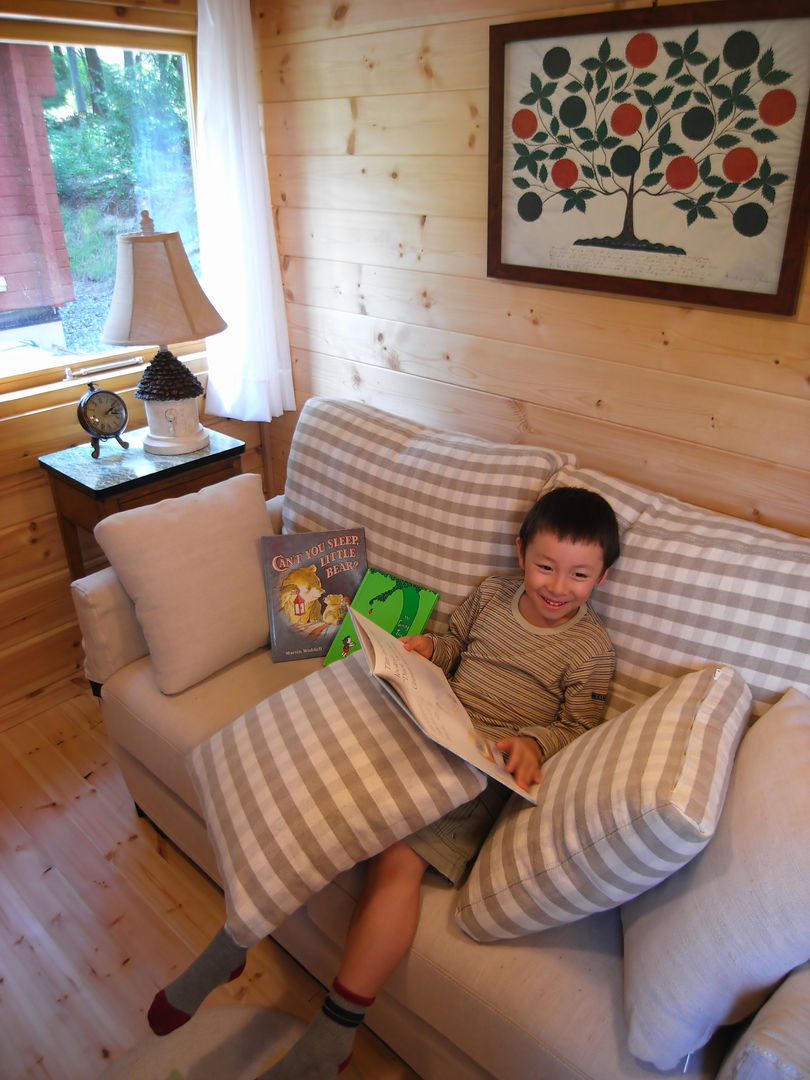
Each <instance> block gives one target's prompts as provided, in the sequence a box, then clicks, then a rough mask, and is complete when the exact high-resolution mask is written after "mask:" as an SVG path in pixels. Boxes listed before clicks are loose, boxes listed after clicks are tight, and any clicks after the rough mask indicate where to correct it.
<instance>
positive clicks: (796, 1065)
mask: <svg viewBox="0 0 810 1080" xmlns="http://www.w3.org/2000/svg"><path fill="white" fill-rule="evenodd" d="M717 1080H810V962H808V963H806V964H802V966H801V967H799V968H796V970H795V971H793V972H791V974H790V975H788V977H787V978H786V979H785V981H784V982H783V983H782V985H781V986H780V987H779V989H778V990H777V991H776V992H775V993H774V994H773V995H772V996H771V997H770V998H769V999H768V1000H767V1001H766V1002H765V1004H764V1005H763V1006H762V1008H761V1009H760V1010H759V1012H758V1013H757V1014H756V1016H755V1017H754V1018H753V1020H752V1021H751V1023H750V1024H749V1025H748V1027H747V1029H746V1031H745V1033H744V1034H743V1035H742V1036H741V1037H740V1039H739V1040H738V1041H737V1042H736V1043H735V1044H734V1046H733V1048H732V1049H731V1052H730V1053H729V1054H728V1056H727V1057H726V1059H725V1061H724V1062H723V1067H722V1068H721V1069H720V1072H719V1073H718V1074H717Z"/></svg>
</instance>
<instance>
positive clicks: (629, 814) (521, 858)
mask: <svg viewBox="0 0 810 1080" xmlns="http://www.w3.org/2000/svg"><path fill="white" fill-rule="evenodd" d="M750 704H751V694H750V691H749V690H748V688H747V686H746V685H745V683H744V682H743V680H742V678H741V677H740V676H739V675H738V674H737V673H736V672H735V671H734V670H733V669H731V668H727V667H719V668H704V669H702V670H699V671H694V672H690V673H689V674H688V675H684V676H683V677H681V678H680V679H677V680H675V681H674V682H672V683H670V684H669V685H668V686H666V687H665V688H664V689H663V690H660V691H659V692H658V693H657V694H655V695H654V696H653V697H652V698H650V699H649V700H648V701H646V702H644V703H643V704H641V705H638V706H635V707H634V708H632V709H630V710H629V711H628V712H627V713H625V714H624V715H622V716H620V717H617V718H616V719H614V720H610V721H608V722H607V723H604V724H602V725H600V726H599V727H596V728H593V729H592V730H591V731H589V732H587V733H586V734H585V735H582V736H580V738H578V739H576V740H575V741H574V742H573V743H570V744H569V745H568V746H567V747H566V748H565V749H564V750H561V751H560V753H559V754H556V755H555V756H554V757H553V758H551V759H550V761H549V762H548V764H546V765H545V766H544V767H543V772H542V779H541V782H540V800H539V802H538V804H537V806H536V807H533V806H527V804H526V802H525V801H524V800H523V799H521V798H520V796H518V795H514V796H513V797H512V799H511V800H510V802H509V803H508V804H507V807H506V809H505V810H504V812H503V813H502V815H501V817H500V818H499V820H498V822H497V824H496V825H495V828H494V829H493V830H492V832H491V833H490V835H489V837H488V838H487V841H486V843H485V844H484V847H483V848H482V850H481V853H480V855H479V856H478V859H477V860H476V862H475V864H474V866H473V869H472V872H471V874H470V877H469V879H468V880H467V882H466V884H465V885H464V887H463V889H462V891H461V893H460V895H459V902H458V907H457V911H456V920H457V922H458V924H459V926H461V928H462V929H463V930H464V931H465V932H466V933H467V934H469V935H470V937H473V938H475V939H476V940H477V941H494V940H497V939H498V938H510V937H520V936H521V935H523V934H528V933H532V932H535V931H538V930H545V929H548V928H549V927H552V926H559V925H561V924H563V923H569V922H576V921H577V920H578V919H582V918H584V917H585V916H587V915H590V914H592V913H593V912H595V911H604V910H607V909H609V908H613V907H617V906H618V905H620V904H623V903H624V902H625V901H627V900H630V899H631V898H632V897H634V896H638V895H639V894H640V893H642V892H645V891H646V890H647V889H650V888H652V886H653V885H656V884H657V883H658V882H659V881H662V880H663V879H664V878H666V877H669V875H670V874H672V873H673V872H674V871H675V870H677V869H678V868H679V867H681V866H683V865H684V864H685V863H687V862H689V860H690V859H692V858H693V857H694V856H695V855H697V853H698V852H699V851H700V850H701V849H702V848H703V847H705V845H706V844H707V843H708V841H709V839H710V838H711V836H712V834H713V833H714V830H715V827H716V825H717V822H718V819H719V817H720V811H721V809H722V806H723V801H724V799H725V794H726V789H727V786H728V781H729V777H730V774H731V767H732V764H733V761H734V754H735V751H736V748H737V744H738V742H739V740H740V738H741V737H742V733H743V729H744V727H745V723H746V721H747V718H748V714H749V709H750Z"/></svg>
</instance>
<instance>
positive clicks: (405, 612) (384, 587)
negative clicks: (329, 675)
mask: <svg viewBox="0 0 810 1080" xmlns="http://www.w3.org/2000/svg"><path fill="white" fill-rule="evenodd" d="M438 599H439V594H438V593H437V592H433V590H432V589H426V588H425V587H424V586H422V585H415V584H414V583H413V582H412V581H405V580H404V578H399V577H394V576H393V575H392V574H384V573H383V572H382V571H381V570H373V569H371V568H369V569H368V570H367V571H366V573H365V575H364V577H363V580H362V581H361V582H360V585H359V586H358V589H357V592H356V593H355V594H354V599H353V600H352V602H351V605H350V607H352V608H354V610H355V611H359V612H360V613H361V614H362V615H366V616H367V617H368V618H369V619H371V621H372V622H374V623H376V624H377V626H381V627H382V628H383V630H387V631H388V633H389V634H392V635H393V636H394V637H397V638H399V637H404V636H405V635H406V634H421V633H422V631H423V630H424V629H425V626H426V625H427V621H428V619H429V618H430V613H431V612H432V611H433V608H434V607H435V606H436V601H437V600H438ZM359 648H360V642H359V641H358V640H357V631H356V630H355V628H354V623H353V622H352V618H351V615H348V614H347V615H346V617H345V618H344V619H343V622H342V623H341V624H340V626H339V628H338V632H337V633H336V634H335V636H334V639H333V641H332V644H331V645H330V647H329V650H328V652H327V653H326V656H325V657H324V661H323V662H324V665H326V664H331V663H332V661H333V660H342V659H343V657H344V656H348V655H349V654H350V653H353V652H356V651H357V650H358V649H359Z"/></svg>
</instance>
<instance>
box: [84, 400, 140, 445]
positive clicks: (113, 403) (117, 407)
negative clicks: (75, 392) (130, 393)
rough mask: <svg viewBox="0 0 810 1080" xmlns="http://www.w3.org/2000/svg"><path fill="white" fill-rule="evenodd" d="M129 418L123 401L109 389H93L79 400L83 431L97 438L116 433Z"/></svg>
mask: <svg viewBox="0 0 810 1080" xmlns="http://www.w3.org/2000/svg"><path fill="white" fill-rule="evenodd" d="M128 419H129V416H128V413H127V407H126V404H125V403H124V401H123V400H122V399H121V398H120V397H119V396H118V394H114V393H113V392H112V391H111V390H93V391H92V392H91V393H89V394H85V396H84V397H83V398H82V400H81V401H80V402H79V420H80V422H81V424H82V427H83V428H84V429H85V431H88V432H89V433H90V434H91V435H97V436H98V437H99V438H102V439H108V438H111V437H112V436H114V435H118V434H119V433H120V432H121V431H123V430H124V428H125V427H126V426H127V420H128Z"/></svg>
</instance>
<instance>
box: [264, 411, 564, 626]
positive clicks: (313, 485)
mask: <svg viewBox="0 0 810 1080" xmlns="http://www.w3.org/2000/svg"><path fill="white" fill-rule="evenodd" d="M573 460H574V459H573V457H572V456H571V455H570V454H561V453H556V452H555V451H552V450H543V449H541V448H540V447H537V446H518V445H513V444H511V443H492V442H487V441H486V440H483V439H478V438H475V437H474V436H472V435H458V434H452V433H445V432H440V431H434V430H431V429H430V428H426V427H423V426H422V425H421V424H417V423H414V422H412V421H410V420H404V419H402V417H398V416H392V415H391V414H389V413H386V412H382V411H380V410H379V409H373V408H370V407H369V406H367V405H361V404H358V403H357V402H353V401H332V400H329V399H326V398H310V399H309V401H307V403H306V404H305V405H304V407H303V409H302V410H301V415H300V417H299V419H298V423H297V424H296V428H295V435H294V437H293V441H292V445H291V447H290V457H289V463H288V465H287V479H286V484H285V490H284V509H283V531H284V532H307V531H312V530H318V529H339V528H343V527H346V526H352V525H362V526H363V527H364V528H365V530H366V547H367V555H368V563H369V566H374V567H376V568H377V569H379V570H383V571H385V572H387V573H389V574H396V575H397V576H399V577H404V578H407V580H409V581H416V582H418V583H419V584H420V585H426V586H428V587H429V588H431V589H435V590H436V591H437V592H438V593H439V600H438V603H437V604H436V607H435V608H434V611H433V615H432V617H431V620H430V623H429V629H431V630H433V631H435V632H437V633H442V632H443V631H444V630H446V629H447V620H448V619H449V617H450V613H451V612H452V611H453V610H454V608H456V607H458V605H459V604H460V603H461V601H462V600H464V599H466V597H467V596H469V594H470V593H471V592H472V591H473V589H474V588H475V587H476V586H477V585H478V584H479V583H480V582H481V581H482V580H483V578H485V577H487V576H488V575H490V574H498V573H508V572H510V571H515V570H516V569H517V556H516V552H515V537H516V536H517V534H518V532H519V530H520V525H521V522H522V521H523V518H524V516H525V514H526V511H527V510H528V509H529V508H530V507H531V505H532V503H533V502H534V501H535V499H536V498H537V497H538V495H539V494H540V492H541V490H542V489H543V487H544V486H545V485H546V484H547V483H548V480H549V478H550V476H551V475H552V474H553V473H554V472H555V471H556V470H557V469H559V468H561V467H562V466H563V465H565V464H566V463H569V464H570V463H572V462H573Z"/></svg>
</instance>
